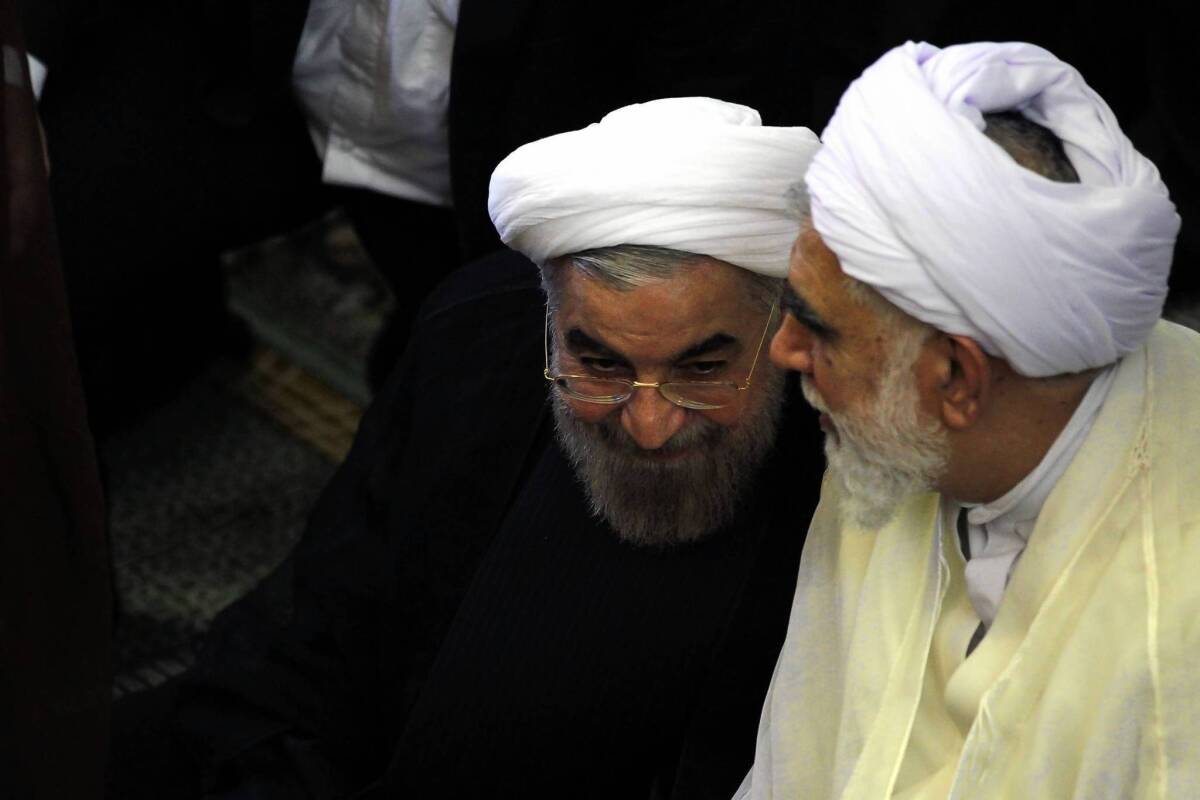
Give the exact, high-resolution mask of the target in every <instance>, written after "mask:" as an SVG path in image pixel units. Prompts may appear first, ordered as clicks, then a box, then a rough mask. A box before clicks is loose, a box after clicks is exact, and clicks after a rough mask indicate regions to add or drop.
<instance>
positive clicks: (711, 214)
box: [488, 97, 820, 277]
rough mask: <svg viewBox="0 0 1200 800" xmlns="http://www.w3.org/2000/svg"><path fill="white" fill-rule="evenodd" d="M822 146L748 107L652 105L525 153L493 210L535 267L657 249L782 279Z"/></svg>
mask: <svg viewBox="0 0 1200 800" xmlns="http://www.w3.org/2000/svg"><path fill="white" fill-rule="evenodd" d="M819 144H820V142H819V141H818V140H817V137H816V135H815V134H814V133H813V132H812V131H810V130H809V129H807V128H773V127H763V126H762V124H761V121H760V119H759V116H758V112H757V111H755V110H754V109H752V108H747V107H746V106H740V105H735V104H733V103H724V102H721V101H720V100H713V99H711V98H707V97H681V98H671V99H666V100H655V101H653V102H650V103H642V104H640V105H632V106H626V107H625V108H621V109H618V110H616V111H613V112H612V113H610V114H608V115H607V116H606V117H604V119H602V120H601V121H600V122H599V123H596V124H593V125H589V126H588V127H586V128H583V129H582V130H578V131H572V132H570V133H562V134H558V135H557V136H551V137H549V138H546V139H541V140H539V141H536V142H532V143H531V144H527V145H525V146H523V147H521V148H518V149H517V150H516V151H514V152H513V153H512V154H511V155H509V156H508V158H506V159H504V160H503V161H501V162H500V165H499V166H497V167H496V171H495V172H493V173H492V182H491V191H490V196H489V197H488V211H489V212H490V213H491V216H492V222H493V223H494V224H495V226H496V230H497V231H499V233H500V238H501V239H502V240H504V243H505V244H507V245H508V246H509V247H511V248H513V249H514V250H518V251H520V252H521V253H524V254H525V255H526V256H528V257H529V258H530V259H531V260H533V261H534V262H536V263H538V264H543V263H545V262H546V261H547V260H549V259H552V258H555V257H557V256H561V255H565V254H568V253H576V252H579V251H581V250H589V249H592V248H596V247H609V246H613V245H619V244H635V245H657V246H659V247H668V248H671V249H673V250H681V251H685V252H690V253H697V254H701V255H707V256H711V257H712V258H716V259H719V260H721V261H727V262H729V263H730V264H735V265H737V266H739V267H744V268H745V269H749V270H752V271H754V272H759V273H763V274H766V275H772V276H775V277H783V276H785V275H786V274H787V265H788V252H789V250H790V248H791V246H792V242H793V241H794V240H795V238H796V233H797V231H798V227H799V213H800V211H799V208H798V204H799V203H800V202H802V201H801V200H800V198H803V184H802V181H803V176H804V172H805V170H806V169H807V168H808V164H809V161H810V160H811V159H812V155H813V153H814V152H815V151H816V149H817V147H818V146H819Z"/></svg>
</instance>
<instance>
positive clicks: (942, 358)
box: [933, 333, 996, 430]
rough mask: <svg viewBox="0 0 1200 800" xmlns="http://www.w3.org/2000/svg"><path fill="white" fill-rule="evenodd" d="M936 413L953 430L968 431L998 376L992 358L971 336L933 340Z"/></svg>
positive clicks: (945, 336) (941, 337) (977, 416)
mask: <svg viewBox="0 0 1200 800" xmlns="http://www.w3.org/2000/svg"><path fill="white" fill-rule="evenodd" d="M933 345H934V347H933V351H934V366H933V370H934V383H935V386H934V387H933V390H934V391H935V392H936V393H937V397H936V402H937V412H938V413H939V414H940V415H941V418H942V422H943V423H944V424H945V425H946V427H947V428H950V429H951V430H965V429H967V428H970V427H971V426H972V425H974V424H975V423H976V421H978V419H979V417H980V415H981V414H982V413H983V410H984V408H985V406H986V404H987V401H988V397H989V395H990V392H991V389H992V382H993V381H994V379H995V377H996V376H995V375H994V374H993V373H994V371H993V369H992V365H991V360H990V359H989V358H988V355H987V353H985V352H983V348H982V347H980V346H979V344H978V343H977V342H976V341H975V340H974V339H971V338H970V337H967V336H954V335H950V334H944V333H942V334H937V340H936V341H935V342H934V343H933Z"/></svg>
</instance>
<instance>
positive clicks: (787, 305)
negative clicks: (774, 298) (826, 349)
mask: <svg viewBox="0 0 1200 800" xmlns="http://www.w3.org/2000/svg"><path fill="white" fill-rule="evenodd" d="M779 307H780V308H782V309H783V311H784V313H786V314H791V315H792V316H793V317H795V319H796V321H797V322H799V323H800V324H801V325H803V326H805V327H806V328H809V329H810V330H812V332H813V333H818V334H821V335H825V336H832V335H834V334H835V333H836V331H835V330H834V329H833V328H832V327H831V326H830V325H829V324H828V323H827V322H825V320H824V319H823V318H822V317H821V315H820V314H818V313H817V312H816V311H813V308H812V306H810V305H809V304H808V301H807V300H805V299H804V298H803V297H801V296H800V295H798V294H796V290H795V289H793V288H792V286H791V284H789V283H784V284H783V295H782V296H781V297H780V298H779Z"/></svg>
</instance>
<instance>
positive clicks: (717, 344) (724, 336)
mask: <svg viewBox="0 0 1200 800" xmlns="http://www.w3.org/2000/svg"><path fill="white" fill-rule="evenodd" d="M731 344H737V339H736V338H735V337H733V336H730V335H729V334H728V333H714V334H713V335H712V336H710V337H708V338H707V339H705V340H704V341H702V342H697V343H696V344H694V345H692V346H691V347H689V348H687V349H686V350H684V351H683V352H682V353H680V354H679V355H677V356H675V357H674V358H672V359H671V360H672V361H674V362H679V361H687V360H688V359H690V358H697V357H699V356H705V355H708V354H709V353H711V352H713V351H715V350H720V349H721V348H722V347H727V346H729V345H731Z"/></svg>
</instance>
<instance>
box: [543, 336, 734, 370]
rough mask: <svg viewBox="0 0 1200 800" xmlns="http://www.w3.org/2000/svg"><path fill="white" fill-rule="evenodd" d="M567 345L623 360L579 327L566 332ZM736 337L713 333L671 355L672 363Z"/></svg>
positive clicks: (706, 351)
mask: <svg viewBox="0 0 1200 800" xmlns="http://www.w3.org/2000/svg"><path fill="white" fill-rule="evenodd" d="M566 340H567V346H568V347H569V348H570V349H571V350H573V351H575V352H580V351H584V350H586V351H588V352H591V353H595V354H596V355H599V356H603V357H604V358H611V359H613V360H614V361H622V362H623V361H625V360H626V358H625V356H623V355H621V354H620V353H618V352H617V351H616V350H613V349H612V348H611V347H609V346H608V345H606V344H604V343H603V342H601V341H599V340H597V339H593V338H592V337H591V336H588V335H587V334H586V333H584V332H583V331H581V330H580V329H579V328H571V329H570V330H568V331H567V333H566ZM736 343H737V338H736V337H733V336H730V335H729V334H728V333H714V334H713V335H712V336H709V337H708V338H707V339H705V340H704V341H702V342H697V343H696V344H693V345H691V346H690V347H687V348H685V349H684V350H682V351H681V352H679V353H677V354H676V355H674V356H672V357H671V361H672V362H673V363H676V362H680V361H687V360H688V359H689V358H697V357H699V356H703V355H707V354H709V353H712V352H714V351H716V350H720V349H721V348H722V347H727V346H728V345H731V344H736Z"/></svg>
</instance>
